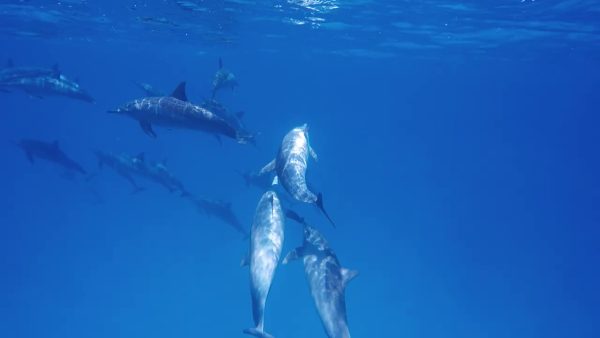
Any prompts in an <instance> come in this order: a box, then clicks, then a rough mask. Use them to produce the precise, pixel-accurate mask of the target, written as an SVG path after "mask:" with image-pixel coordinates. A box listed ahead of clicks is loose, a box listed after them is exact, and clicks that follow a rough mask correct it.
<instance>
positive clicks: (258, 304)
mask: <svg viewBox="0 0 600 338" xmlns="http://www.w3.org/2000/svg"><path fill="white" fill-rule="evenodd" d="M284 227H285V220H284V215H283V211H282V208H281V203H280V202H279V198H278V197H277V194H276V193H275V192H273V191H267V192H265V193H264V194H263V196H262V198H261V199H260V201H259V202H258V206H257V207H256V213H255V215H254V221H253V222H252V230H251V232H250V251H249V255H248V257H247V258H245V259H244V260H243V261H242V265H243V266H245V265H249V266H250V293H251V295H252V315H253V318H254V325H256V327H254V328H250V329H245V330H244V333H246V334H249V335H253V336H255V337H260V338H273V336H271V335H270V334H268V333H266V332H265V331H264V324H265V304H266V302H267V296H268V295H269V290H270V289H271V283H272V281H273V276H274V275H275V269H276V268H277V265H278V264H279V258H280V256H281V249H282V246H283V240H284Z"/></svg>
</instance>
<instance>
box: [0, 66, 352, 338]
mask: <svg viewBox="0 0 600 338" xmlns="http://www.w3.org/2000/svg"><path fill="white" fill-rule="evenodd" d="M135 84H136V85H137V86H138V87H139V89H141V90H142V91H144V93H145V94H146V96H145V97H143V98H139V99H136V100H133V101H130V102H128V103H126V104H124V105H122V106H120V107H119V108H117V109H114V110H110V111H109V112H110V113H114V114H118V115H122V116H127V117H129V118H132V119H134V120H136V121H137V122H138V123H139V125H140V127H141V128H142V130H143V132H144V133H145V134H147V135H149V136H151V137H153V138H156V137H157V134H156V132H155V131H154V127H155V126H158V127H164V128H174V129H187V130H194V131H200V132H203V133H206V134H210V135H213V136H215V137H216V138H217V139H219V141H220V140H221V137H225V138H229V139H232V140H234V141H236V142H237V143H241V144H244V143H252V144H255V135H257V134H255V133H251V132H249V131H248V130H247V128H246V126H245V123H244V122H243V121H242V118H243V116H244V113H243V112H239V113H232V111H230V110H228V109H226V108H225V106H224V105H223V104H221V103H220V102H218V101H217V100H215V97H216V95H217V93H218V92H219V91H221V90H223V89H226V88H231V89H233V88H235V87H236V86H237V85H238V82H237V79H236V78H235V76H234V75H233V73H231V72H229V71H228V70H225V69H224V68H223V63H222V60H221V59H219V70H218V71H217V72H216V74H215V76H214V79H213V83H212V88H211V93H210V94H211V96H210V99H205V100H203V101H201V103H200V104H195V103H192V102H190V101H189V100H188V97H187V94H186V89H185V86H186V83H185V82H181V83H180V84H179V85H178V86H177V88H176V89H175V90H174V91H173V92H172V93H171V94H170V95H163V94H161V92H160V91H158V90H156V89H155V88H154V87H152V86H151V85H149V84H147V83H143V82H136V83H135ZM15 89H18V90H22V91H25V92H26V93H28V94H29V95H30V96H36V97H44V96H48V95H62V96H67V97H72V98H76V99H81V100H85V101H90V102H91V101H93V99H92V98H91V97H89V95H87V93H85V91H83V90H82V89H81V88H79V85H78V84H77V83H76V82H75V81H71V80H69V79H68V78H66V77H65V76H64V75H62V74H61V72H60V70H59V68H58V67H57V66H55V67H52V68H27V67H14V65H12V62H9V64H8V65H7V67H6V68H4V69H2V70H0V91H3V92H10V91H12V90H15ZM17 146H19V147H20V148H21V149H22V150H23V151H24V152H25V154H26V156H27V158H28V159H29V161H30V162H32V163H33V162H34V161H35V159H36V158H37V159H42V160H46V161H49V162H53V163H55V164H58V165H59V166H61V167H62V168H65V169H67V170H68V171H71V172H78V173H81V174H86V171H85V170H84V169H83V167H82V166H81V165H80V164H79V163H78V162H76V161H74V160H72V159H71V158H69V157H68V156H67V155H66V154H65V153H64V152H63V151H62V150H61V149H60V147H59V145H58V142H56V141H55V142H44V141H39V140H30V139H29V140H27V139H26V140H22V141H20V142H18V143H17ZM94 154H95V156H96V158H97V161H98V165H99V166H100V167H101V168H102V167H104V166H106V167H108V168H111V169H112V170H114V171H115V172H116V173H117V174H118V175H119V176H121V177H123V178H124V179H125V180H127V181H128V182H129V184H130V185H131V186H132V188H133V192H134V193H136V192H139V191H142V190H144V188H142V187H140V186H139V185H138V184H137V182H136V179H140V178H141V179H144V180H146V181H150V182H154V183H156V184H159V185H161V186H163V187H164V188H166V189H167V190H168V191H170V192H178V193H179V194H180V195H181V197H184V198H185V199H186V200H187V201H189V202H190V203H191V204H192V205H193V206H194V207H195V208H196V209H197V210H198V211H199V212H200V213H202V214H204V215H206V216H208V217H214V218H217V219H219V220H221V221H222V222H223V223H224V224H227V225H229V226H230V227H231V228H232V229H235V231H237V232H239V233H240V234H241V235H242V236H243V238H244V239H245V240H248V244H249V249H248V254H247V256H246V257H245V258H244V259H243V260H242V265H243V266H248V267H249V285H250V296H251V302H252V319H253V326H252V327H250V328H247V329H244V330H243V332H244V333H245V334H248V335H252V336H255V337H259V338H273V335H271V333H269V332H267V330H266V329H265V314H266V308H267V302H268V296H269V292H270V290H271V286H272V283H273V281H274V277H275V273H276V270H277V268H278V266H279V263H280V258H281V255H282V249H283V244H284V239H285V225H286V224H285V221H286V218H287V219H289V220H293V221H295V222H297V223H299V224H301V226H302V229H303V242H302V245H301V246H300V247H298V248H296V249H294V250H292V251H291V252H289V253H288V254H287V255H286V256H285V258H284V259H283V260H282V261H281V263H282V264H288V263H289V262H291V261H293V260H296V259H301V260H302V262H303V265H304V273H305V277H306V280H307V282H308V286H309V290H310V294H311V296H312V299H313V302H314V306H315V308H316V309H317V312H318V314H319V317H320V320H321V323H322V326H323V328H324V331H325V334H326V335H327V337H329V338H350V331H349V328H348V320H347V312H346V301H345V291H346V287H347V285H348V283H349V282H350V281H351V280H352V279H353V278H355V277H356V276H357V275H358V273H357V272H356V271H353V270H349V269H346V268H344V267H342V265H341V264H340V262H339V260H338V258H337V256H336V254H335V253H334V251H333V249H332V248H331V247H330V245H329V243H328V241H327V240H326V239H325V237H324V236H323V235H322V234H321V233H320V232H319V231H318V230H317V229H316V228H315V227H313V226H312V225H311V224H309V222H308V221H307V220H306V219H305V218H304V217H303V216H301V215H300V214H299V213H298V212H296V211H295V210H292V209H291V208H292V207H294V208H295V207H296V206H298V205H299V204H302V203H306V204H310V205H313V206H315V207H317V208H318V209H319V211H320V212H321V213H322V214H323V215H324V216H325V218H327V220H328V222H329V223H330V224H331V225H333V227H336V224H335V223H334V221H333V220H332V218H331V217H330V216H329V214H328V213H327V211H326V210H325V208H324V206H323V195H322V193H320V192H317V191H316V190H315V189H314V188H312V186H311V185H310V184H309V183H307V180H306V174H307V171H308V166H309V161H310V158H312V159H313V160H314V161H316V160H317V154H316V152H315V150H314V149H313V148H312V146H311V142H310V138H309V127H308V124H303V125H301V126H297V127H295V128H292V129H291V130H289V131H288V132H287V133H286V134H285V136H284V137H283V139H282V141H281V143H280V145H279V148H278V151H277V153H276V156H275V158H274V159H273V160H272V161H271V162H269V163H268V164H267V165H265V166H264V167H263V168H262V169H261V170H260V171H258V172H256V171H254V172H240V171H237V172H238V174H239V175H240V176H241V177H242V178H243V180H244V182H245V184H246V186H248V187H250V186H252V187H256V188H258V189H260V190H261V191H262V196H261V198H260V200H259V202H258V204H257V205H256V209H255V213H254V218H253V220H252V223H251V227H250V230H249V231H248V230H247V228H248V227H247V225H248V224H247V223H246V222H245V221H244V220H243V218H238V217H237V215H236V213H235V212H234V210H233V208H232V204H231V203H230V202H228V201H222V200H215V199H211V198H205V197H200V196H198V195H195V194H192V193H190V192H189V191H188V190H187V187H186V186H185V185H184V184H183V183H182V181H181V180H179V179H178V178H177V177H176V176H175V175H174V174H172V173H171V172H170V171H169V170H168V168H167V165H166V162H165V161H161V162H158V161H147V160H146V158H145V155H144V153H140V154H138V155H135V156H133V155H128V154H124V153H121V154H114V153H110V152H104V151H100V150H96V151H94ZM274 185H276V186H274ZM277 187H281V188H282V189H276V188H277ZM275 190H276V191H277V192H275ZM240 219H241V220H240Z"/></svg>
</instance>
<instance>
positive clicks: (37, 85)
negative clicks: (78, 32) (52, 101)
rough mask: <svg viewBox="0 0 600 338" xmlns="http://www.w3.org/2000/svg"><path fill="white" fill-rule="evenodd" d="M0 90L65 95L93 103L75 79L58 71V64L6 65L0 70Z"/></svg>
mask: <svg viewBox="0 0 600 338" xmlns="http://www.w3.org/2000/svg"><path fill="white" fill-rule="evenodd" d="M0 90H1V91H4V92H10V91H12V90H22V91H24V92H25V93H27V94H29V95H30V96H34V97H37V98H43V97H46V96H65V97H70V98H73V99H78V100H83V101H86V102H90V103H93V102H94V98H93V97H91V96H90V95H89V94H88V93H87V92H86V91H85V90H84V89H83V88H81V86H80V85H79V84H78V83H77V81H73V80H71V79H69V78H67V77H66V76H64V75H63V74H61V73H60V70H59V69H58V66H54V67H53V68H52V69H44V68H25V67H23V68H16V67H8V68H6V69H3V70H2V72H0Z"/></svg>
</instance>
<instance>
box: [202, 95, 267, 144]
mask: <svg viewBox="0 0 600 338" xmlns="http://www.w3.org/2000/svg"><path fill="white" fill-rule="evenodd" d="M200 106H201V107H203V108H206V109H208V110H210V111H211V112H213V113H215V114H217V115H218V116H219V117H221V118H222V119H224V120H225V121H227V123H229V124H230V125H231V126H233V127H234V128H235V129H236V130H238V132H239V133H240V134H242V135H245V136H246V139H247V141H248V142H249V143H251V144H253V145H256V133H252V132H250V131H249V130H248V128H246V125H245V124H244V121H243V120H242V118H243V117H244V115H245V113H244V112H243V111H239V112H236V113H233V112H231V111H229V109H227V108H225V106H223V105H222V104H221V103H219V102H218V101H217V100H215V99H214V98H213V99H209V100H204V101H202V103H200Z"/></svg>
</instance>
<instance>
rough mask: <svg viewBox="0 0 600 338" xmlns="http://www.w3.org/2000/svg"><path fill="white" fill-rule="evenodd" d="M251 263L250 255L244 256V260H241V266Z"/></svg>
mask: <svg viewBox="0 0 600 338" xmlns="http://www.w3.org/2000/svg"><path fill="white" fill-rule="evenodd" d="M248 265H250V257H249V256H248V255H246V256H244V257H242V260H241V261H240V267H241V268H243V267H245V266H248Z"/></svg>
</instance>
